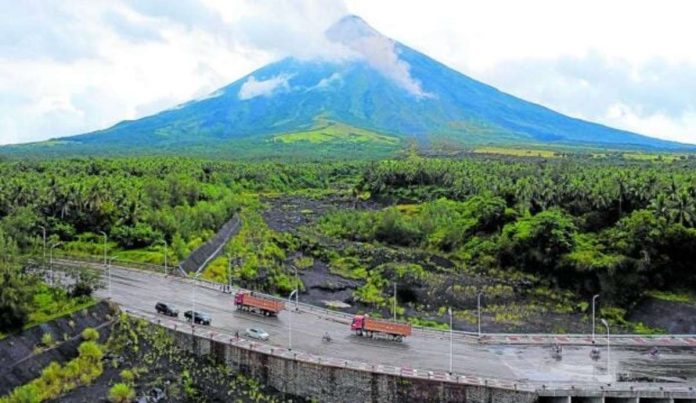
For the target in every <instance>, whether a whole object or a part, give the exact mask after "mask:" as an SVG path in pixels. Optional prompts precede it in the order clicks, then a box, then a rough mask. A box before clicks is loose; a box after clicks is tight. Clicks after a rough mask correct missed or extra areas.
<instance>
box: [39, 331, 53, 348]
mask: <svg viewBox="0 0 696 403" xmlns="http://www.w3.org/2000/svg"><path fill="white" fill-rule="evenodd" d="M53 343H54V340H53V334H51V333H48V332H46V333H44V334H43V336H41V344H43V345H44V346H46V347H51V346H53Z"/></svg>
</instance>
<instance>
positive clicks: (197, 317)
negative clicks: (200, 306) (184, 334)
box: [184, 311, 212, 325]
mask: <svg viewBox="0 0 696 403" xmlns="http://www.w3.org/2000/svg"><path fill="white" fill-rule="evenodd" d="M192 316H193V317H194V319H193V322H194V323H198V324H200V325H210V322H212V319H211V318H210V315H208V314H207V313H204V312H196V313H195V314H193V312H192V311H186V312H184V318H186V320H191V317H192Z"/></svg>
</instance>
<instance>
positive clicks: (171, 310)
mask: <svg viewBox="0 0 696 403" xmlns="http://www.w3.org/2000/svg"><path fill="white" fill-rule="evenodd" d="M155 311H157V313H161V314H162V315H167V316H173V317H175V318H176V317H178V316H179V310H178V309H176V307H175V306H174V305H172V304H166V303H164V302H158V303H156V304H155Z"/></svg>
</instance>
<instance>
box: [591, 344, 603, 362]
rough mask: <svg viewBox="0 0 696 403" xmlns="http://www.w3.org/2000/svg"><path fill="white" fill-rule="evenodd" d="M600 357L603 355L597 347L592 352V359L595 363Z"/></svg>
mask: <svg viewBox="0 0 696 403" xmlns="http://www.w3.org/2000/svg"><path fill="white" fill-rule="evenodd" d="M600 355H601V354H600V352H599V349H598V348H597V347H595V348H593V349H592V351H590V358H592V359H593V360H595V361H596V360H598V359H599V357H600Z"/></svg>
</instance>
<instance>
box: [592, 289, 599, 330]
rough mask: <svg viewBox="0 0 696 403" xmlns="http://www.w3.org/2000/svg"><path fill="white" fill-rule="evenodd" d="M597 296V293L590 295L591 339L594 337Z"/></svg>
mask: <svg viewBox="0 0 696 403" xmlns="http://www.w3.org/2000/svg"><path fill="white" fill-rule="evenodd" d="M597 298H599V294H596V295H595V296H593V297H592V340H593V341H594V339H595V301H596V300H597Z"/></svg>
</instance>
